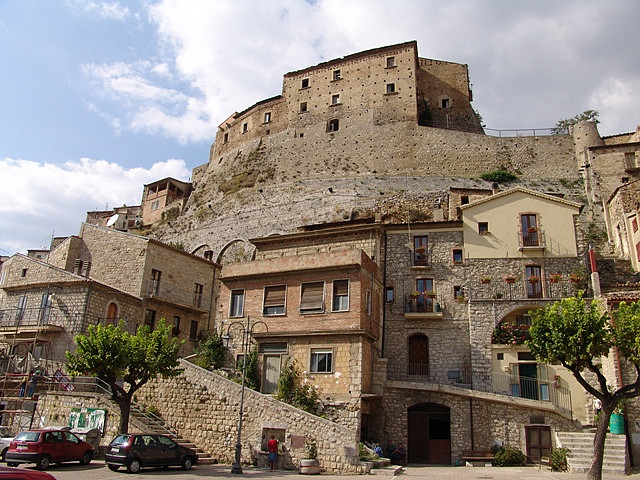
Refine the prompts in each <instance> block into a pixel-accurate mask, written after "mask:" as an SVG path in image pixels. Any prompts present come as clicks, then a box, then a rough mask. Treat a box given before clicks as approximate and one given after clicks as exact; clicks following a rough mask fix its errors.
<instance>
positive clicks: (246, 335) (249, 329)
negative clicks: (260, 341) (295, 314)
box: [222, 315, 269, 473]
mask: <svg viewBox="0 0 640 480" xmlns="http://www.w3.org/2000/svg"><path fill="white" fill-rule="evenodd" d="M260 324H262V325H264V327H265V329H266V330H267V332H268V331H269V327H267V324H266V323H264V322H263V321H258V322H255V323H253V324H252V323H251V318H250V317H249V315H247V323H246V325H245V324H244V323H243V322H233V323H231V324H229V326H228V327H227V333H226V335H223V336H222V341H223V343H224V344H226V345H225V346H229V341H230V340H231V335H230V333H229V332H230V331H231V328H232V327H240V328H242V354H243V355H242V388H241V390H240V412H239V413H238V440H237V441H236V456H235V460H234V462H233V465H232V466H231V473H242V465H241V463H240V455H241V454H242V443H241V437H242V414H243V408H244V385H245V376H246V373H247V355H248V354H249V346H250V345H251V339H252V336H253V329H254V328H255V326H256V325H260Z"/></svg>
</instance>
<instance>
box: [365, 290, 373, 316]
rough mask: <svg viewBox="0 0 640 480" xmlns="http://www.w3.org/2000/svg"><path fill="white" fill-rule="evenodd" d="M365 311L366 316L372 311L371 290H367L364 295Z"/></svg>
mask: <svg viewBox="0 0 640 480" xmlns="http://www.w3.org/2000/svg"><path fill="white" fill-rule="evenodd" d="M365 311H366V312H367V315H369V316H371V313H372V311H373V303H372V298H371V290H367V291H366V293H365Z"/></svg>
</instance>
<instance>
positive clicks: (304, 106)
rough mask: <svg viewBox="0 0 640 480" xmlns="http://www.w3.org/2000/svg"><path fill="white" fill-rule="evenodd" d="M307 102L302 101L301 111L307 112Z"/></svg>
mask: <svg viewBox="0 0 640 480" xmlns="http://www.w3.org/2000/svg"><path fill="white" fill-rule="evenodd" d="M307 111H308V110H307V102H302V103H300V112H307Z"/></svg>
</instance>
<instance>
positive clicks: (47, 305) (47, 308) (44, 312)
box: [40, 293, 52, 325]
mask: <svg viewBox="0 0 640 480" xmlns="http://www.w3.org/2000/svg"><path fill="white" fill-rule="evenodd" d="M51 303H52V302H51V296H50V295H49V294H48V293H43V294H42V299H41V300H40V321H41V322H42V323H43V324H45V325H46V324H47V323H49V314H50V313H51Z"/></svg>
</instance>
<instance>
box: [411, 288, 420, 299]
mask: <svg viewBox="0 0 640 480" xmlns="http://www.w3.org/2000/svg"><path fill="white" fill-rule="evenodd" d="M409 296H410V297H411V298H419V297H420V292H418V291H417V290H416V291H414V292H411V294H410V295H409Z"/></svg>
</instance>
